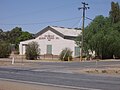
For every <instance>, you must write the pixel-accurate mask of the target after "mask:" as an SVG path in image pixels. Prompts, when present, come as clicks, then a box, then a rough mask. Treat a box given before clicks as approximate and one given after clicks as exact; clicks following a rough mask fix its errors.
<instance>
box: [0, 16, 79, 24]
mask: <svg viewBox="0 0 120 90" xmlns="http://www.w3.org/2000/svg"><path fill="white" fill-rule="evenodd" d="M78 18H80V17H73V18H68V19H61V20H54V21H46V22H37V23H36V22H35V23H10V24H9V23H0V25H37V24H46V23H56V22H63V21H70V20H74V19H78Z"/></svg>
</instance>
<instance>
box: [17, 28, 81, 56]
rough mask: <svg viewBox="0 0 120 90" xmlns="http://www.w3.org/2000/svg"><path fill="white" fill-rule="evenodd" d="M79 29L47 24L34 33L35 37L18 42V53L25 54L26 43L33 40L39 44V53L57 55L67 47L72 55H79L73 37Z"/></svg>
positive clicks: (79, 31)
mask: <svg viewBox="0 0 120 90" xmlns="http://www.w3.org/2000/svg"><path fill="white" fill-rule="evenodd" d="M79 34H81V30H78V29H73V28H65V27H58V26H47V27H45V28H44V29H42V30H41V31H40V32H38V33H37V34H36V35H35V39H31V40H26V41H22V42H20V44H19V53H20V55H25V51H26V46H27V44H28V43H30V42H32V41H35V42H37V43H38V44H39V49H40V55H48V54H51V55H55V56H59V55H60V53H61V51H62V50H63V49H65V48H69V49H70V50H71V51H72V52H73V53H72V56H73V57H78V56H79V55H80V48H79V47H78V46H77V45H76V43H75V38H76V37H77V36H78V35H79Z"/></svg>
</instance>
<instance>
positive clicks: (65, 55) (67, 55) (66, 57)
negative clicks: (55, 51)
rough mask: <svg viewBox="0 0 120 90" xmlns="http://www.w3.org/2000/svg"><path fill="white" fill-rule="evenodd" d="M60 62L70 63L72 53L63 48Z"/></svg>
mask: <svg viewBox="0 0 120 90" xmlns="http://www.w3.org/2000/svg"><path fill="white" fill-rule="evenodd" d="M59 58H60V60H62V61H69V60H70V61H71V60H72V51H71V50H70V49H69V48H65V49H63V50H62V52H61V53H60V57H59Z"/></svg>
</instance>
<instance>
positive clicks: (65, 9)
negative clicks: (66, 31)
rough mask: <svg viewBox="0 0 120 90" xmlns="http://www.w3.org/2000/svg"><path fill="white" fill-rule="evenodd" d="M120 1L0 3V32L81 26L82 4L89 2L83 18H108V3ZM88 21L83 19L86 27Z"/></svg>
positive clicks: (26, 0) (15, 0) (27, 0)
mask: <svg viewBox="0 0 120 90" xmlns="http://www.w3.org/2000/svg"><path fill="white" fill-rule="evenodd" d="M112 1H114V2H118V3H119V4H120V0H0V29H2V30H3V31H10V30H12V29H13V28H15V27H21V28H22V30H23V31H27V32H30V33H33V34H35V33H37V32H39V31H40V30H42V29H43V28H45V27H47V26H60V27H68V28H76V27H77V28H81V27H82V9H81V10H78V8H79V7H82V3H81V2H86V3H88V6H89V7H90V9H88V10H86V17H89V18H91V19H94V18H95V17H96V16H98V15H103V16H105V17H107V16H108V15H109V11H110V8H111V2H112ZM90 22H91V21H90V20H88V19H85V26H87V25H88V24H89V23H90Z"/></svg>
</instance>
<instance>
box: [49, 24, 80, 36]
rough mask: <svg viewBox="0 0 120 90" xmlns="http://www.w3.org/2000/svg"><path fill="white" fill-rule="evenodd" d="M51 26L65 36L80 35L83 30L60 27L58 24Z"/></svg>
mask: <svg viewBox="0 0 120 90" xmlns="http://www.w3.org/2000/svg"><path fill="white" fill-rule="evenodd" d="M50 27H51V28H53V29H55V30H56V31H58V32H60V33H62V34H63V35H64V36H78V35H79V34H80V33H81V32H82V31H81V30H78V29H74V28H65V27H58V26H50Z"/></svg>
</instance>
